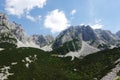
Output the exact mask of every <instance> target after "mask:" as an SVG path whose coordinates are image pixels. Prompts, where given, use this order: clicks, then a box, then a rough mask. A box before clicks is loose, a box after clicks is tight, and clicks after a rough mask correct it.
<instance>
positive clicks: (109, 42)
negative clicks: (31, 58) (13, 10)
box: [0, 13, 120, 55]
mask: <svg viewBox="0 0 120 80" xmlns="http://www.w3.org/2000/svg"><path fill="white" fill-rule="evenodd" d="M0 38H1V39H0V44H1V47H3V46H4V45H3V44H5V43H9V44H14V46H17V47H35V48H40V49H42V50H45V51H51V50H54V52H56V53H57V54H62V55H63V54H67V53H69V52H78V53H79V54H82V53H80V51H81V49H83V46H82V45H83V43H85V44H86V45H87V46H89V47H87V48H90V49H91V50H92V53H93V52H97V51H99V50H104V49H110V48H113V47H119V46H120V31H118V32H117V33H116V34H113V33H112V32H110V31H108V30H102V29H95V30H94V29H92V28H91V27H90V26H89V25H79V26H70V27H69V28H68V29H66V30H64V31H62V32H61V33H60V34H59V35H58V36H57V37H56V38H54V37H53V36H52V35H47V36H44V35H31V36H27V35H26V33H25V31H24V30H23V29H22V26H21V25H20V24H17V23H15V22H10V21H9V20H8V17H7V15H6V14H3V13H0ZM83 50H84V49H83ZM85 50H87V49H85ZM83 52H84V51H83ZM89 53H91V52H90V51H89V50H88V52H86V54H89Z"/></svg>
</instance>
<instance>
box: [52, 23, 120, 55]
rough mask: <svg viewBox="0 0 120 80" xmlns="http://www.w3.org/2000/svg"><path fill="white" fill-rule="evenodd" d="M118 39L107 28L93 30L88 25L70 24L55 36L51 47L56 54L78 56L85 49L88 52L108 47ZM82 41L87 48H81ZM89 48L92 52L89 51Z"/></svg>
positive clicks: (113, 44)
mask: <svg viewBox="0 0 120 80" xmlns="http://www.w3.org/2000/svg"><path fill="white" fill-rule="evenodd" d="M118 40H119V38H118V37H117V36H116V35H115V34H113V33H111V32H110V31H108V30H102V29H96V30H94V29H92V28H91V27H90V26H89V25H81V26H71V27H69V28H68V29H66V30H64V31H62V32H61V33H60V34H59V35H58V36H57V37H56V39H55V42H54V43H53V45H52V48H53V49H54V51H55V52H56V53H58V54H66V53H69V54H66V55H69V56H70V55H71V56H75V57H79V56H80V55H81V54H83V53H84V52H86V50H87V52H86V54H90V53H94V52H97V51H99V50H104V49H110V48H112V47H113V46H116V44H118ZM84 43H85V44H86V45H87V46H88V47H86V48H88V49H84V48H83V46H82V45H84ZM89 48H90V49H91V51H92V52H91V51H89ZM83 50H84V51H83ZM74 52H75V53H74ZM76 54H77V55H76ZM78 55H79V56H78ZM83 55H85V53H84V54H83Z"/></svg>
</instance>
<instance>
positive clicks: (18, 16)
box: [0, 0, 120, 35]
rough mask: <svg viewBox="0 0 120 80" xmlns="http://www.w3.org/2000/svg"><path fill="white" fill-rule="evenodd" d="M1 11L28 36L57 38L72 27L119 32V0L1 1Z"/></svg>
mask: <svg viewBox="0 0 120 80" xmlns="http://www.w3.org/2000/svg"><path fill="white" fill-rule="evenodd" d="M0 11H1V12H3V13H6V14H8V17H9V19H10V21H15V22H17V23H19V24H21V25H22V27H23V28H24V30H25V31H26V33H27V34H28V35H32V34H43V35H47V34H53V35H57V34H58V33H59V32H61V31H62V30H64V29H66V28H68V26H70V25H75V26H76V25H81V24H85V25H91V27H92V28H94V29H98V28H101V29H107V30H111V31H112V32H113V33H115V32H117V31H118V30H120V0H0Z"/></svg>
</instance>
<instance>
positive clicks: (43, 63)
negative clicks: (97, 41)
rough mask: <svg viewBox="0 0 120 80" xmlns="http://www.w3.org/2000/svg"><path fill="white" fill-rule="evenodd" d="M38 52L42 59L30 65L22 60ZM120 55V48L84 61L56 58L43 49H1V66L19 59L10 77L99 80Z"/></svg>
mask: <svg viewBox="0 0 120 80" xmlns="http://www.w3.org/2000/svg"><path fill="white" fill-rule="evenodd" d="M35 54H36V55H37V58H38V59H37V60H36V61H35V62H34V63H32V64H30V66H29V68H26V66H25V63H23V62H22V60H23V59H25V57H28V56H30V55H31V56H33V55H35ZM118 58H120V49H113V50H105V51H101V52H98V53H95V54H90V55H88V56H86V57H84V58H83V59H82V60H80V59H75V60H74V61H70V58H69V57H68V58H57V57H52V56H51V53H48V52H44V51H41V50H39V49H35V48H18V49H9V50H4V51H0V68H2V67H3V65H6V66H10V65H11V63H12V62H18V64H17V65H14V66H11V70H10V72H11V73H14V75H13V76H10V77H9V80H34V79H35V80H93V78H95V77H97V78H98V80H99V79H100V78H101V77H102V76H104V75H105V74H106V73H107V72H109V71H110V69H111V68H113V67H114V64H113V63H114V62H115V61H116V60H117V59H118ZM74 69H76V70H77V71H74Z"/></svg>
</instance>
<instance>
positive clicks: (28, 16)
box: [26, 15, 36, 22]
mask: <svg viewBox="0 0 120 80" xmlns="http://www.w3.org/2000/svg"><path fill="white" fill-rule="evenodd" d="M26 18H27V19H29V20H31V21H33V22H35V21H36V19H35V18H34V17H33V16H30V15H26Z"/></svg>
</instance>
